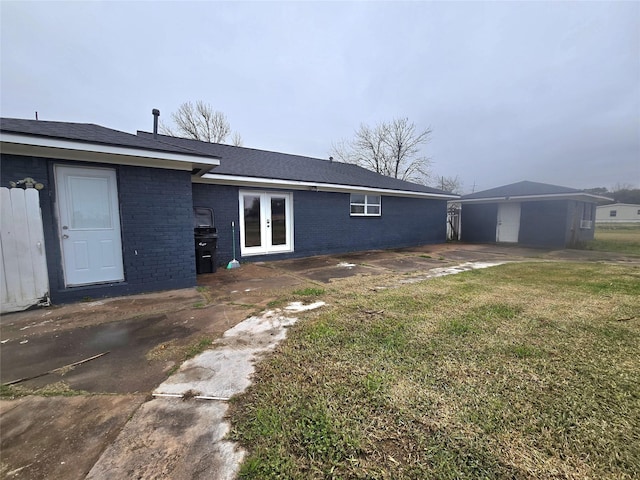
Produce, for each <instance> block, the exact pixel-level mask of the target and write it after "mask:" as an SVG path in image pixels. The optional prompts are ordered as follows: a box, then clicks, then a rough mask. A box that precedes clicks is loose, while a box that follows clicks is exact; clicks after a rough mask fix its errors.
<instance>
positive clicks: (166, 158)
mask: <svg viewBox="0 0 640 480" xmlns="http://www.w3.org/2000/svg"><path fill="white" fill-rule="evenodd" d="M0 151H2V153H6V154H12V155H28V156H38V157H45V158H55V159H64V160H76V161H85V162H86V161H95V162H101V163H109V164H119V165H132V166H142V167H152V168H165V169H170V170H188V171H197V172H198V174H199V175H202V174H204V173H206V172H208V171H209V170H211V169H213V168H215V167H217V166H219V165H220V161H219V159H218V158H214V157H205V156H200V155H189V154H182V153H178V152H167V151H161V150H152V149H144V148H134V147H127V146H120V145H109V144H101V143H91V142H81V141H75V140H66V139H59V138H52V137H44V136H34V135H24V134H18V133H10V132H0Z"/></svg>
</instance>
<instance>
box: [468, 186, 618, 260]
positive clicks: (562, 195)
mask: <svg viewBox="0 0 640 480" xmlns="http://www.w3.org/2000/svg"><path fill="white" fill-rule="evenodd" d="M603 201H610V199H608V198H606V197H602V196H599V195H593V194H590V193H587V192H584V191H582V190H576V189H574V188H568V187H560V186H557V185H548V184H545V183H536V182H528V181H524V182H519V183H514V184H511V185H505V186H502V187H497V188H492V189H490V190H485V191H482V192H476V193H472V194H470V195H464V196H462V197H461V198H460V201H459V203H461V204H462V225H461V239H462V240H463V241H465V242H471V243H493V242H498V243H517V244H520V245H526V246H533V247H559V248H564V247H574V246H578V245H581V244H583V243H584V242H588V241H589V240H593V234H594V220H595V211H596V204H597V203H598V202H603Z"/></svg>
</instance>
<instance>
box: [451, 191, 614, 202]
mask: <svg viewBox="0 0 640 480" xmlns="http://www.w3.org/2000/svg"><path fill="white" fill-rule="evenodd" d="M535 200H577V201H589V200H591V201H594V200H595V201H598V202H600V201H611V199H610V198H608V197H603V196H602V195H595V194H592V193H586V192H575V193H570V192H567V193H549V194H543V195H503V196H495V197H484V198H466V199H465V198H461V199H460V200H459V203H496V202H521V201H535Z"/></svg>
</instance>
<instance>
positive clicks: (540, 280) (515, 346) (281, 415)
mask: <svg viewBox="0 0 640 480" xmlns="http://www.w3.org/2000/svg"><path fill="white" fill-rule="evenodd" d="M395 280H396V282H397V279H395ZM382 281H383V280H382V279H381V278H379V277H378V278H376V280H375V282H376V285H371V284H368V282H363V281H362V279H361V278H360V279H350V280H345V281H341V282H338V283H336V284H333V286H332V287H331V288H328V289H327V290H326V292H325V293H324V298H323V300H325V301H328V302H329V303H330V305H331V306H330V307H328V308H325V309H324V310H323V311H321V312H317V313H311V314H309V315H308V316H307V317H306V319H305V321H303V322H300V323H299V324H297V325H296V326H295V327H293V328H292V330H291V332H290V336H289V339H288V340H287V341H286V342H285V343H284V344H282V346H281V347H280V348H279V350H278V351H277V353H276V354H274V355H273V356H272V357H271V358H270V359H269V360H267V361H265V362H263V363H262V364H260V366H259V369H258V379H257V381H256V382H255V383H254V385H253V386H252V387H251V388H250V390H249V391H248V392H247V393H246V394H245V395H243V396H242V397H240V398H238V399H237V400H236V401H235V403H234V405H233V409H232V421H233V425H234V427H233V434H232V435H233V437H234V438H235V439H237V440H239V441H241V442H242V443H243V445H244V446H245V447H247V448H248V449H249V450H250V455H249V457H248V459H247V461H246V462H245V464H244V466H243V469H242V472H241V476H242V477H243V478H300V479H303V478H304V479H306V478H373V479H375V478H379V479H409V478H411V479H422V478H451V479H453V478H549V479H551V478H554V479H555V478H567V479H571V478H616V479H618V478H637V476H638V475H640V437H639V433H638V432H640V387H638V385H640V360H639V355H638V353H639V351H638V345H639V340H640V318H639V316H640V311H639V310H640V307H639V306H638V295H640V270H639V269H638V268H636V267H629V266H615V265H601V264H567V263H529V264H510V265H504V266H501V267H496V268H492V269H486V270H476V271H471V272H467V273H464V274H460V275H456V276H450V277H443V278H439V279H433V280H429V281H426V282H422V283H417V284H412V285H408V286H403V287H396V288H389V289H385V290H378V289H375V288H374V287H376V286H379V285H381V282H382ZM385 281H386V283H387V285H390V284H392V283H393V281H394V279H393V278H391V277H389V278H387V279H385Z"/></svg>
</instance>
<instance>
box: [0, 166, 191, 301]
mask: <svg viewBox="0 0 640 480" xmlns="http://www.w3.org/2000/svg"><path fill="white" fill-rule="evenodd" d="M55 164H68V165H69V166H83V167H101V168H113V169H114V170H116V173H117V178H118V197H119V204H120V217H121V232H122V248H123V264H124V274H125V281H124V282H117V283H113V284H104V285H92V286H85V287H73V288H65V286H64V274H63V269H62V255H61V252H60V242H59V238H58V225H57V214H56V213H55V181H54V174H53V166H54V165H55ZM26 176H29V177H33V178H35V179H36V180H37V181H39V182H41V183H43V184H44V185H45V188H44V189H43V190H42V191H41V192H40V207H41V209H42V216H43V227H44V236H45V247H46V251H47V267H48V270H49V288H50V291H51V297H52V300H53V301H54V303H64V302H69V301H75V300H79V299H82V298H100V297H108V296H117V295H126V294H132V293H141V292H150V291H156V290H165V289H173V288H185V287H191V286H194V285H195V277H196V276H195V254H194V244H193V210H192V196H191V175H190V173H189V172H182V171H173V170H162V169H154V168H146V167H130V166H124V165H120V166H113V165H105V164H99V163H80V162H65V161H62V160H54V159H47V158H39V157H25V156H14V155H4V154H3V155H2V158H1V161H0V183H1V184H2V186H3V187H6V186H8V185H9V181H11V180H19V179H22V178H24V177H26Z"/></svg>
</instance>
